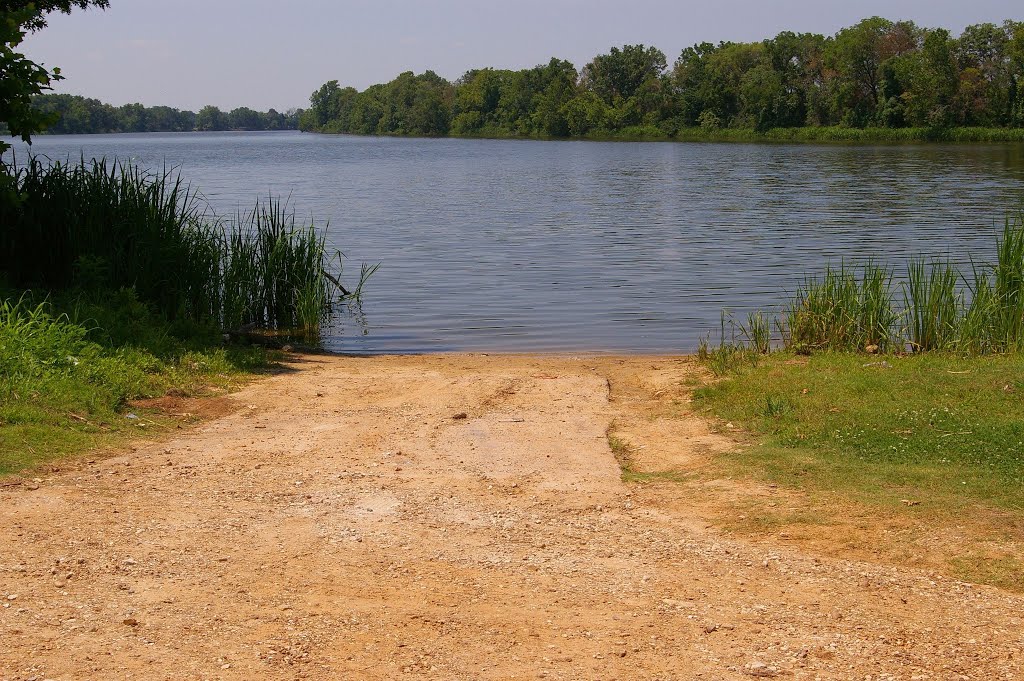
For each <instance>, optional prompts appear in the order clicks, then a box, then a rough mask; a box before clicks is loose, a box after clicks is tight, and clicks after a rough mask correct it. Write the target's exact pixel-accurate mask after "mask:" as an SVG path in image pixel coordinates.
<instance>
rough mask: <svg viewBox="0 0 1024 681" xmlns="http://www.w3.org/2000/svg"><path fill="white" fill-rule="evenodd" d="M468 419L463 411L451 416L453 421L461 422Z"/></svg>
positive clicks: (467, 415)
mask: <svg viewBox="0 0 1024 681" xmlns="http://www.w3.org/2000/svg"><path fill="white" fill-rule="evenodd" d="M468 418H469V414H467V413H466V412H464V411H460V412H459V413H458V414H454V415H453V416H452V420H453V421H461V420H463V419H468Z"/></svg>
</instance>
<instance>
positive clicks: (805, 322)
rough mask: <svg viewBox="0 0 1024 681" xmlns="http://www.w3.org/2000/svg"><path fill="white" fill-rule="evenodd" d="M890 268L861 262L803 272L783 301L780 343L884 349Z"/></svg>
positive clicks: (889, 331) (888, 340)
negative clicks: (857, 265) (820, 272)
mask: <svg viewBox="0 0 1024 681" xmlns="http://www.w3.org/2000/svg"><path fill="white" fill-rule="evenodd" d="M892 278H893V271H892V270H891V269H890V268H886V267H883V266H879V265H875V264H873V263H866V264H864V265H862V266H861V267H860V268H859V269H857V268H852V267H847V266H846V265H840V266H839V267H836V268H833V267H828V268H826V270H825V273H824V275H822V276H821V277H818V278H815V277H808V278H807V279H805V280H804V282H803V283H802V284H801V285H800V286H799V287H798V288H797V290H796V293H795V294H794V296H793V298H792V300H790V301H789V303H788V304H787V305H786V306H785V313H784V318H783V320H782V323H781V324H780V326H781V327H782V328H783V329H784V333H783V339H784V341H785V345H786V346H787V347H790V348H792V349H795V350H797V351H799V352H810V351H813V350H834V351H859V350H871V351H883V352H884V351H885V350H887V349H888V348H889V346H890V345H891V344H892V342H893V335H894V334H893V324H894V322H895V320H896V318H897V316H898V315H897V313H896V312H895V311H894V310H893V308H892V298H893V296H892V290H891V287H892Z"/></svg>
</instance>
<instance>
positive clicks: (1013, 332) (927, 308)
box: [698, 214, 1024, 373]
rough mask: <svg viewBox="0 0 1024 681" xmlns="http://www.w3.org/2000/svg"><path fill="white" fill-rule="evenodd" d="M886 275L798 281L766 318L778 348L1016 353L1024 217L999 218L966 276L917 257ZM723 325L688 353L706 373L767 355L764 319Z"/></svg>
mask: <svg viewBox="0 0 1024 681" xmlns="http://www.w3.org/2000/svg"><path fill="white" fill-rule="evenodd" d="M894 275H895V270H894V269H893V268H891V267H888V266H882V265H877V264H874V263H867V264H864V265H861V266H860V267H848V266H846V265H844V264H841V265H839V266H838V267H831V266H830V267H827V268H826V269H825V272H824V273H823V274H822V275H820V276H817V277H807V278H806V279H805V280H804V281H803V283H801V284H800V286H798V287H797V290H796V292H795V293H794V294H793V296H792V298H791V299H790V300H789V301H788V302H787V303H786V304H785V305H784V306H783V312H782V314H781V315H780V316H779V317H777V318H776V319H775V325H776V326H777V327H778V328H779V330H780V331H781V335H782V343H781V345H782V346H783V347H784V348H785V349H787V350H791V351H794V352H797V353H810V352H814V351H835V352H872V353H874V352H880V353H886V352H928V351H935V350H946V351H952V352H958V353H962V354H988V353H1006V352H1018V351H1021V350H1022V349H1024V214H1020V215H1018V216H1016V217H1008V218H1007V219H1006V221H1005V224H1004V227H1003V231H1002V234H1001V236H999V237H998V238H997V239H996V258H995V262H994V263H991V264H987V265H977V264H976V265H974V266H972V269H971V272H970V273H969V276H967V275H965V274H964V273H963V272H962V271H960V270H959V269H958V268H957V267H956V266H955V265H954V264H952V263H950V262H945V261H940V260H933V261H925V260H924V259H921V258H918V259H914V260H911V261H910V262H909V264H908V265H907V270H906V276H905V279H904V280H902V281H900V282H898V283H897V282H895V281H894ZM899 292H901V293H902V295H899V296H898V295H897V293H899ZM897 300H899V302H900V303H902V305H900V304H899V303H898V302H897ZM724 320H725V316H724V314H723V323H722V331H721V333H722V340H721V343H720V345H719V347H717V348H715V347H714V346H712V345H711V343H710V337H708V338H704V339H701V345H700V348H699V352H698V355H699V356H700V357H701V359H704V360H706V361H708V362H709V363H710V364H711V365H712V367H713V368H715V367H719V368H721V369H722V370H723V371H725V370H728V369H729V367H730V366H733V365H735V364H736V363H737V358H743V357H746V356H747V353H754V354H764V353H767V352H770V350H771V349H772V347H773V346H772V340H771V335H770V333H769V330H770V328H771V322H770V316H766V315H765V314H763V313H761V312H753V313H750V314H749V315H748V317H747V322H746V324H741V325H740V334H739V338H737V334H736V333H735V330H733V332H732V335H731V338H730V339H729V340H727V337H726V326H725V321H724ZM716 373H717V371H716Z"/></svg>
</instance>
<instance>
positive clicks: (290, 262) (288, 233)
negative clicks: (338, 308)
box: [221, 198, 341, 332]
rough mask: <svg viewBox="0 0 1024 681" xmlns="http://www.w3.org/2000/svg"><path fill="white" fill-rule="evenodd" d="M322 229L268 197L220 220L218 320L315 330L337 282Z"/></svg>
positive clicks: (337, 256) (336, 262) (336, 258)
mask: <svg viewBox="0 0 1024 681" xmlns="http://www.w3.org/2000/svg"><path fill="white" fill-rule="evenodd" d="M324 238H325V237H324V234H323V233H322V232H318V231H317V228H316V225H315V224H313V223H312V222H309V223H305V224H301V225H300V224H298V223H297V222H296V217H295V212H294V211H289V210H288V206H287V205H286V204H285V203H283V202H281V201H279V200H275V199H273V198H271V199H269V200H268V201H267V202H265V203H262V202H261V203H257V205H256V206H255V207H254V208H253V209H252V210H251V211H250V212H249V213H247V214H245V215H240V216H239V217H238V218H237V220H236V221H235V222H234V223H231V224H228V225H225V226H224V233H223V242H222V244H223V245H222V253H221V258H222V262H223V294H224V304H223V322H224V324H225V326H227V327H229V328H238V327H241V326H256V327H260V328H284V329H300V330H304V331H307V332H308V331H312V332H315V331H316V330H317V329H319V327H320V323H321V321H322V320H323V318H324V315H325V314H326V313H327V311H328V310H329V309H330V304H331V298H332V292H333V291H335V290H336V289H338V288H339V287H340V284H339V283H338V282H337V280H336V278H335V277H334V276H333V275H332V274H331V272H330V268H331V267H332V265H333V266H336V267H337V269H338V270H340V268H341V267H340V265H341V263H340V257H341V256H340V254H339V253H335V254H334V255H333V256H331V255H329V254H328V251H327V248H326V246H325V243H324Z"/></svg>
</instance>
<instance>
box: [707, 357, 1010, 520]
mask: <svg viewBox="0 0 1024 681" xmlns="http://www.w3.org/2000/svg"><path fill="white" fill-rule="evenodd" d="M697 397H698V398H699V399H700V400H701V401H702V402H703V403H704V404H705V405H707V407H709V408H710V409H711V410H712V411H713V412H714V413H715V415H716V416H718V417H719V418H720V419H722V420H723V421H726V422H729V423H732V424H734V425H735V426H737V427H740V428H744V429H746V430H748V431H750V432H751V433H753V434H755V435H757V436H758V437H759V440H760V444H759V445H758V446H756V447H754V448H752V449H749V450H746V451H745V452H743V453H742V455H739V454H734V455H729V457H728V459H729V462H730V466H732V467H733V468H735V469H737V470H742V471H743V472H746V473H753V474H756V475H758V476H763V477H766V478H768V479H770V480H773V481H775V482H779V483H783V484H787V485H790V486H795V487H801V488H809V489H815V490H839V491H843V492H847V493H849V494H851V495H853V496H855V497H856V498H857V499H858V500H860V501H864V502H869V503H881V504H887V505H893V506H895V505H899V504H901V503H903V500H904V499H911V500H915V501H916V502H919V503H920V504H921V506H922V507H925V508H927V509H929V510H931V511H934V512H937V513H942V514H946V513H958V512H960V511H961V510H962V509H963V508H964V507H965V506H972V505H975V504H987V505H991V506H995V507H999V508H1004V509H1009V510H1016V511H1021V512H1024V421H1022V420H1021V418H1020V416H1021V414H1022V413H1024V357H1022V356H1021V355H1019V354H1015V355H1002V356H990V357H973V358H965V357H956V356H951V355H947V354H940V353H926V354H919V355H907V356H900V357H889V358H886V359H884V360H879V359H875V358H871V357H867V356H864V355H856V354H848V353H821V354H816V355H813V356H811V357H798V356H793V355H789V354H786V353H779V354H776V355H773V356H771V357H769V358H766V359H765V360H764V361H762V362H761V363H759V364H758V366H756V367H753V366H751V367H747V368H744V369H742V370H740V371H738V372H737V373H734V374H732V375H730V376H729V377H728V378H726V379H724V380H721V381H719V382H716V383H714V384H712V385H710V386H708V387H705V388H703V389H702V390H700V391H699V392H698V393H697Z"/></svg>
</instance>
